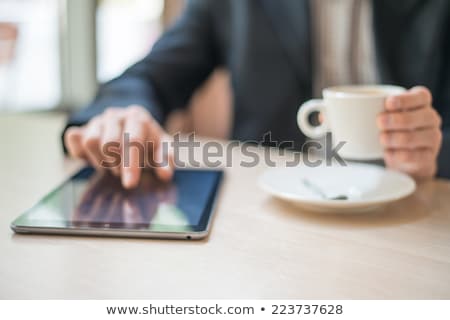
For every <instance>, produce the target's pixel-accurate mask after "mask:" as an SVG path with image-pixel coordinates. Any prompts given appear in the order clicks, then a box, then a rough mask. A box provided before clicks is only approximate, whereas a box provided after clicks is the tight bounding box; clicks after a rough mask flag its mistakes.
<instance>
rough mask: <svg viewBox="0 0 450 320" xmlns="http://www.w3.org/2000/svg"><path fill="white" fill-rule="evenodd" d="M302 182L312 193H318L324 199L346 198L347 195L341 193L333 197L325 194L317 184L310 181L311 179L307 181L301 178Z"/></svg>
mask: <svg viewBox="0 0 450 320" xmlns="http://www.w3.org/2000/svg"><path fill="white" fill-rule="evenodd" d="M302 183H303V185H304V186H305V187H307V188H308V189H309V190H311V191H313V192H314V193H316V194H318V195H319V196H321V197H322V198H323V199H326V200H348V197H347V196H346V195H343V194H342V195H337V196H334V197H329V196H327V194H326V193H325V192H324V191H323V190H322V189H321V188H319V187H318V186H316V185H315V184H314V183H312V182H311V181H309V180H308V179H306V178H302Z"/></svg>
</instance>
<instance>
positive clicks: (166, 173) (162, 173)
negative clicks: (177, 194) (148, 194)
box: [156, 166, 174, 181]
mask: <svg viewBox="0 0 450 320" xmlns="http://www.w3.org/2000/svg"><path fill="white" fill-rule="evenodd" d="M156 174H157V176H158V178H160V179H161V180H163V181H170V180H171V179H172V177H173V174H174V171H173V168H172V167H170V166H164V167H159V168H156Z"/></svg>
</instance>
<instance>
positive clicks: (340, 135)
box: [297, 85, 405, 160]
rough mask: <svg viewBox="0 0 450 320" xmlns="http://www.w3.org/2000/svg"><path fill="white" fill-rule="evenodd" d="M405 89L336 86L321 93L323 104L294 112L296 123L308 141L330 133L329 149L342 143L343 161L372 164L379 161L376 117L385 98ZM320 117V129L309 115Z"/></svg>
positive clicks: (314, 103)
mask: <svg viewBox="0 0 450 320" xmlns="http://www.w3.org/2000/svg"><path fill="white" fill-rule="evenodd" d="M404 91H405V88H402V87H398V86H390V85H370V86H359V85H349V86H337V87H330V88H326V89H324V90H323V93H322V94H323V100H320V99H314V100H309V101H307V102H305V103H304V104H303V105H301V107H300V108H299V110H298V113H297V123H298V126H299V128H300V130H301V131H302V132H303V133H304V134H305V135H306V136H308V137H309V138H313V139H317V138H321V137H323V136H324V135H325V134H326V133H327V132H331V134H332V140H333V146H336V145H338V144H339V143H340V142H344V145H343V146H342V147H341V148H340V149H339V152H338V153H339V155H340V156H341V157H343V158H345V159H354V160H373V159H381V158H382V157H383V148H382V146H381V144H380V142H379V130H378V128H377V125H376V117H377V115H378V114H379V113H381V112H382V111H383V110H384V103H385V100H386V98H387V97H388V96H391V95H398V94H400V93H402V92H404ZM314 112H320V113H321V114H322V122H321V124H320V125H317V126H314V125H312V124H311V123H310V120H309V119H310V115H311V114H312V113H314Z"/></svg>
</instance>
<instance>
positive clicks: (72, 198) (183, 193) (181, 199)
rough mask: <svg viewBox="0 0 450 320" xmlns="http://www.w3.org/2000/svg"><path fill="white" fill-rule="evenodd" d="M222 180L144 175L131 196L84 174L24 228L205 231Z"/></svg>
mask: <svg viewBox="0 0 450 320" xmlns="http://www.w3.org/2000/svg"><path fill="white" fill-rule="evenodd" d="M219 176H220V172H216V171H194V170H181V171H176V172H175V174H174V178H173V181H171V182H170V183H164V182H161V181H160V180H158V179H157V178H156V177H155V175H154V174H153V173H152V172H151V171H144V172H143V174H142V177H141V181H140V184H139V186H138V187H137V188H135V189H132V190H127V189H124V188H123V187H122V185H121V182H120V179H119V178H118V177H115V176H113V175H112V174H110V173H107V172H103V173H100V172H96V171H95V170H93V169H92V168H85V169H83V170H81V171H80V172H79V173H78V174H77V175H75V176H74V177H72V179H70V180H69V181H67V182H66V183H64V184H63V185H62V186H61V187H59V188H58V189H56V190H55V191H53V192H52V193H50V194H49V195H48V196H46V197H45V198H44V199H43V200H42V201H41V202H39V203H38V204H37V205H36V206H35V207H34V208H32V209H31V210H30V211H29V212H28V213H27V214H26V215H25V216H24V219H22V220H23V221H21V222H22V223H24V224H28V225H30V224H33V222H34V223H35V224H39V225H40V226H42V225H44V226H49V227H78V228H83V227H97V228H122V229H147V230H153V231H161V232H163V231H173V232H184V231H196V230H201V229H202V228H204V227H205V226H204V225H203V226H202V224H204V223H205V222H206V221H207V220H208V219H207V218H208V217H207V215H209V211H210V207H211V202H212V201H213V198H214V193H215V190H216V187H217V184H218V181H219ZM205 215H206V217H205Z"/></svg>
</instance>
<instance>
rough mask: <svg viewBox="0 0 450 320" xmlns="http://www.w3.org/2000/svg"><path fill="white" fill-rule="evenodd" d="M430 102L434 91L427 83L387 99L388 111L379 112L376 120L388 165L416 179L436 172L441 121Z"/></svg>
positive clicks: (386, 106) (386, 107) (440, 137)
mask: <svg viewBox="0 0 450 320" xmlns="http://www.w3.org/2000/svg"><path fill="white" fill-rule="evenodd" d="M431 104H432V96H431V93H430V91H429V90H428V89H427V88H424V87H414V88H412V89H411V90H408V91H407V92H405V93H403V94H401V95H398V96H392V97H389V98H387V99H386V104H385V111H384V112H383V113H381V114H380V115H379V116H378V119H377V124H378V127H379V128H380V130H381V134H380V141H381V144H382V145H383V147H384V148H385V152H384V161H385V163H386V165H387V167H389V168H393V169H397V170H400V171H403V172H405V173H408V174H410V175H411V176H413V177H414V178H416V179H428V178H432V177H433V176H434V175H435V174H436V171H437V156H438V153H439V150H440V148H441V142H442V132H441V122H442V121H441V118H440V116H439V114H438V113H437V112H436V110H434V108H433V107H432V105H431Z"/></svg>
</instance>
